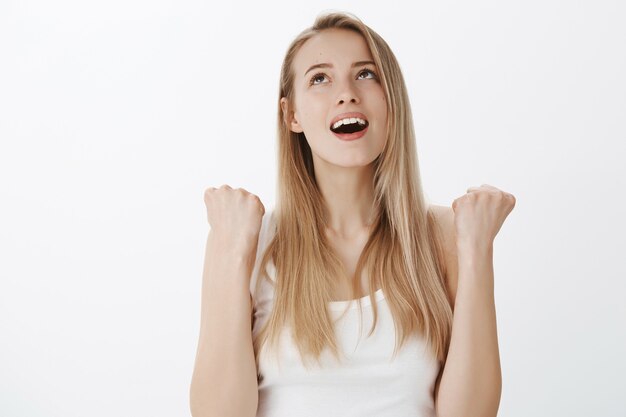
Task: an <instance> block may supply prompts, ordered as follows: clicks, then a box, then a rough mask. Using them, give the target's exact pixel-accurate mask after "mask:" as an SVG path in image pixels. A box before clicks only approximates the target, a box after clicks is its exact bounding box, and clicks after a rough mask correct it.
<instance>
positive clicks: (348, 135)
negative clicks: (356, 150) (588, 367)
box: [333, 126, 369, 140]
mask: <svg viewBox="0 0 626 417" xmlns="http://www.w3.org/2000/svg"><path fill="white" fill-rule="evenodd" d="M368 128H369V126H368V127H366V128H365V129H363V130H361V131H360V132H354V133H335V132H333V135H335V136H337V137H338V138H339V139H341V140H356V139H359V138H362V137H363V136H364V135H365V132H367V129H368Z"/></svg>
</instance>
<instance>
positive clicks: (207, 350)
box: [189, 186, 265, 417]
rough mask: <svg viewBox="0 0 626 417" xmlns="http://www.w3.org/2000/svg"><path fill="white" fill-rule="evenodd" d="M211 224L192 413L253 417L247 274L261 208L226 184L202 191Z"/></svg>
mask: <svg viewBox="0 0 626 417" xmlns="http://www.w3.org/2000/svg"><path fill="white" fill-rule="evenodd" d="M205 203H206V204H207V215H208V217H209V222H210V224H211V231H210V232H209V235H208V238H207V243H206V252H205V261H204V271H203V277H202V308H201V317H200V336H199V341H198V349H197V352H196V360H195V365H194V370H193V376H192V381H191V386H190V393H189V396H190V408H191V414H192V416H193V417H254V416H255V415H256V410H257V404H258V384H257V370H256V363H255V360H254V349H253V345H252V303H251V298H250V275H251V273H252V269H253V266H254V262H255V257H256V248H257V244H258V236H259V231H260V225H261V219H262V217H263V214H264V211H265V209H264V207H263V205H262V204H261V201H260V200H259V199H258V197H256V196H255V195H254V194H250V193H248V192H246V191H245V190H242V189H237V190H233V189H232V188H230V187H228V186H222V187H221V188H219V189H215V188H210V189H207V191H206V192H205Z"/></svg>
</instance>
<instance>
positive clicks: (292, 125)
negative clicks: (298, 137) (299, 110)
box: [280, 97, 302, 133]
mask: <svg viewBox="0 0 626 417" xmlns="http://www.w3.org/2000/svg"><path fill="white" fill-rule="evenodd" d="M280 108H281V109H282V112H283V121H284V122H285V124H286V125H287V127H288V128H289V130H291V131H292V132H294V133H302V126H300V123H299V122H298V120H297V119H296V114H295V112H293V111H291V110H290V106H289V101H288V100H287V97H281V99H280Z"/></svg>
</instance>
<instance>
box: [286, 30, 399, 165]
mask: <svg viewBox="0 0 626 417" xmlns="http://www.w3.org/2000/svg"><path fill="white" fill-rule="evenodd" d="M364 61H370V63H363V62H364ZM373 61H374V60H373V58H372V55H371V53H370V51H369V48H368V46H367V43H366V42H365V40H364V39H363V38H362V37H361V35H359V34H358V33H355V32H351V31H348V30H345V29H328V30H324V31H322V32H321V33H319V34H318V35H316V36H314V37H313V38H311V39H309V40H308V41H306V42H305V43H304V45H302V47H301V48H300V50H299V51H298V52H297V54H296V56H295V57H294V62H293V68H292V69H293V71H294V72H295V77H294V86H293V90H294V94H295V102H294V103H291V108H290V109H289V110H290V113H286V111H287V104H288V103H287V100H286V98H284V97H283V98H282V99H281V106H282V109H283V114H286V123H287V124H288V126H289V128H290V129H291V130H292V131H293V132H304V135H305V136H306V140H307V142H308V144H309V146H310V147H311V150H312V152H313V160H314V165H315V167H316V169H317V168H319V167H320V165H323V164H332V165H337V166H342V167H357V166H366V165H368V164H370V163H371V162H372V161H374V160H375V159H376V157H377V156H378V155H379V154H380V153H381V152H382V150H383V147H384V145H385V140H386V125H387V105H386V100H385V95H384V92H383V88H382V85H381V83H380V80H379V78H378V76H379V71H378V68H376V66H375V65H374V62H373ZM355 63H359V64H357V65H356V66H355V65H354V64H355ZM319 64H324V66H323V67H317V68H312V69H311V67H312V66H315V65H319ZM346 113H348V114H346ZM349 113H359V115H354V114H352V115H351V114H349ZM355 116H356V118H359V119H364V120H365V121H366V126H367V129H366V130H365V134H364V135H363V136H361V137H360V138H358V139H355V140H342V139H340V138H339V137H338V136H337V135H336V134H335V133H334V132H333V130H331V127H332V126H333V125H334V122H335V121H336V120H340V119H344V120H345V119H346V117H347V118H355ZM353 127H354V128H357V126H353ZM341 129H352V128H351V127H350V125H349V124H347V123H346V124H345V126H342V127H341ZM344 137H345V136H344Z"/></svg>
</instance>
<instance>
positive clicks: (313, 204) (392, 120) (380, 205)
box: [254, 12, 452, 384]
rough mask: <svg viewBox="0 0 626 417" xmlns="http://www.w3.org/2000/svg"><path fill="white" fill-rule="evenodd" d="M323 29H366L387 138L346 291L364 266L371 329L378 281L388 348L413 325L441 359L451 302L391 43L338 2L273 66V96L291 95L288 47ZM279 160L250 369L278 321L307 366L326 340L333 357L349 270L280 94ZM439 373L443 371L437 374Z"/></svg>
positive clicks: (274, 336) (275, 334)
mask: <svg viewBox="0 0 626 417" xmlns="http://www.w3.org/2000/svg"><path fill="white" fill-rule="evenodd" d="M327 29H345V30H350V31H353V32H356V33H358V34H360V35H361V36H362V37H363V38H364V39H365V41H366V43H367V45H368V47H369V49H370V52H371V54H372V56H373V59H374V62H375V63H376V66H377V68H378V69H379V71H378V72H379V78H380V82H381V84H382V88H383V90H384V94H385V97H386V102H387V114H388V115H389V117H388V118H387V140H386V144H385V146H384V149H383V151H382V152H381V154H380V155H379V156H378V157H377V158H376V159H375V160H374V161H373V162H372V163H373V164H374V168H375V175H374V190H375V191H374V192H375V197H374V206H375V207H374V212H375V213H377V214H376V218H375V219H374V223H373V227H372V231H371V233H370V236H369V239H368V241H367V243H366V245H365V247H364V249H363V251H362V253H361V256H360V258H359V260H358V263H357V266H356V271H355V274H354V276H353V277H351V282H353V285H352V291H353V293H354V294H356V293H358V288H359V287H360V282H361V280H360V279H356V277H360V276H361V272H362V271H363V269H364V268H365V270H367V271H368V275H369V286H370V288H369V289H370V300H371V302H372V307H373V314H374V323H373V325H372V327H371V328H370V332H369V334H368V337H369V335H371V334H372V332H373V331H374V329H375V327H376V322H377V317H378V310H377V305H376V302H375V299H374V294H373V292H374V289H376V288H381V289H382V290H383V292H384V294H385V296H386V300H387V302H388V304H389V308H390V311H391V313H392V315H393V319H394V325H395V329H396V344H395V349H394V353H393V356H394V357H395V355H396V354H397V352H398V350H399V349H400V348H401V347H402V346H403V345H404V343H405V342H406V340H407V338H408V337H409V336H410V335H412V334H417V335H420V336H424V337H425V340H426V341H427V345H428V347H429V348H430V350H431V353H432V354H433V355H434V357H435V358H437V360H439V361H441V362H444V363H445V358H446V356H447V351H448V347H449V342H450V336H451V329H452V306H451V305H450V304H449V301H448V297H447V295H446V289H445V281H444V279H445V275H444V274H445V263H444V261H443V253H442V247H441V245H440V238H441V236H440V234H439V228H438V227H435V226H436V222H435V218H434V216H433V214H432V212H431V211H429V210H428V207H427V205H426V202H425V200H424V196H423V192H422V186H421V179H420V175H419V167H418V160H417V153H416V143H415V133H414V130H413V121H412V117H411V109H410V105H409V99H408V95H407V91H406V86H405V83H404V79H403V76H402V73H401V71H400V67H399V65H398V62H397V60H396V58H395V56H394V54H393V52H392V51H391V49H390V48H389V46H388V45H387V43H386V42H385V41H384V40H383V38H382V37H380V36H379V35H378V34H377V33H376V32H374V31H373V30H372V29H370V28H369V27H368V26H366V25H365V24H364V23H362V22H361V21H360V20H359V19H358V18H357V17H356V16H354V15H351V14H349V13H343V12H342V13H338V12H332V13H327V14H323V15H320V16H318V17H317V18H316V20H315V22H314V24H313V26H312V27H310V28H308V29H306V30H304V31H303V32H302V33H300V34H299V35H298V36H297V37H296V38H295V39H294V40H293V41H292V43H291V44H290V46H289V47H288V49H287V53H286V56H285V59H284V61H283V65H282V69H281V74H280V89H279V90H280V91H279V101H280V98H281V97H286V98H287V99H288V102H289V103H293V101H294V88H293V85H294V71H293V67H292V64H293V60H294V57H295V55H296V54H297V52H298V51H299V49H300V48H301V47H302V45H303V44H304V43H305V42H306V41H307V40H309V39H311V38H312V37H313V36H315V35H317V34H319V33H320V32H321V31H324V30H327ZM278 165H279V169H278V199H277V203H276V207H275V212H274V215H275V226H276V227H275V235H274V236H273V238H272V239H271V241H270V242H269V243H268V246H267V248H266V249H265V251H264V252H263V253H262V255H261V256H262V257H261V261H260V267H259V271H260V275H259V279H258V280H257V286H256V289H255V291H258V288H259V285H260V283H261V281H262V280H263V279H266V280H269V279H270V278H269V276H268V274H267V272H266V265H267V263H268V262H269V261H273V263H274V266H275V271H276V274H275V275H276V276H275V282H274V283H272V285H274V307H273V309H272V312H271V314H270V316H269V318H268V320H267V322H266V323H265V325H264V326H263V328H262V329H261V330H260V332H259V334H258V335H257V337H256V338H255V340H254V346H255V348H254V350H255V359H256V361H257V369H258V354H259V350H260V347H261V346H263V345H264V343H265V342H266V341H268V340H269V341H270V344H269V346H270V347H272V348H273V350H274V352H275V353H277V349H276V346H277V343H278V340H279V334H280V332H281V330H282V329H283V327H284V326H285V325H288V326H290V327H291V329H292V332H293V337H294V342H295V344H296V346H297V348H298V350H299V352H300V355H301V358H302V359H303V362H304V365H305V366H308V365H307V364H308V358H309V357H312V358H314V359H315V360H316V361H317V362H318V363H319V360H320V355H321V353H322V351H323V350H324V349H325V348H326V347H329V348H330V350H331V352H332V354H333V355H334V356H335V357H336V358H338V355H339V349H338V347H337V343H336V339H335V332H334V328H333V322H332V318H331V316H330V314H329V312H328V310H327V308H326V306H327V304H326V303H328V302H330V301H332V294H333V293H334V289H335V288H336V285H337V281H338V277H347V274H346V272H345V269H344V268H343V266H342V263H341V261H340V260H339V258H338V257H337V256H336V255H335V253H334V252H333V251H332V250H331V246H330V243H329V241H328V240H327V238H326V235H325V232H324V231H325V230H326V227H327V225H328V223H327V218H326V215H325V209H324V205H323V199H322V196H321V194H320V191H319V189H318V188H317V185H316V182H315V176H314V171H313V158H312V154H311V148H310V147H309V145H308V143H307V141H306V140H304V136H303V133H295V132H292V131H291V130H290V129H289V126H288V125H287V123H286V122H285V114H283V111H282V109H281V106H280V103H279V105H278ZM381 278H383V279H381ZM360 309H361V305H360V302H359V311H361V310H360ZM442 368H443V367H442ZM440 377H441V373H440V374H439V376H438V378H437V384H438V383H439V379H440Z"/></svg>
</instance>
